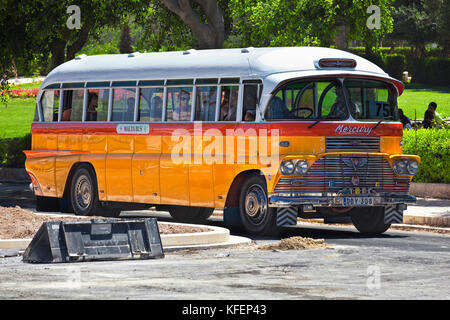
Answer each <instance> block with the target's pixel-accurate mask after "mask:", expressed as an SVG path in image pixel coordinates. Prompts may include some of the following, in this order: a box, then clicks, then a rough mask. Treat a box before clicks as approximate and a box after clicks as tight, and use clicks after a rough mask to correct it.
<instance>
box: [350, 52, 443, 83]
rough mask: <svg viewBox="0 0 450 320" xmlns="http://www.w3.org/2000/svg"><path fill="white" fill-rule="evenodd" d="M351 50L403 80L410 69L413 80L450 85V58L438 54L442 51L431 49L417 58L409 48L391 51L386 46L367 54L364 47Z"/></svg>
mask: <svg viewBox="0 0 450 320" xmlns="http://www.w3.org/2000/svg"><path fill="white" fill-rule="evenodd" d="M350 52H351V53H354V54H356V55H358V56H361V57H363V58H365V59H367V60H369V61H371V62H373V63H375V64H376V65H377V66H379V67H380V68H381V69H383V70H384V71H386V72H387V73H388V74H389V75H390V76H392V77H394V78H396V79H399V80H401V79H402V73H403V71H408V73H409V75H410V76H411V77H412V79H411V82H413V83H422V84H433V85H441V86H448V85H450V58H441V57H439V56H437V54H438V53H439V52H440V51H437V50H434V51H433V50H429V52H428V57H426V58H416V57H414V56H413V55H412V54H411V51H410V49H409V48H396V49H395V50H394V53H392V54H391V53H389V51H388V50H386V48H381V49H379V50H378V51H376V52H373V53H371V54H369V55H367V54H366V53H365V51H364V48H359V47H358V48H350Z"/></svg>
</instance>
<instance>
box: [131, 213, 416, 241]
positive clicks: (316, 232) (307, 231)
mask: <svg viewBox="0 0 450 320" xmlns="http://www.w3.org/2000/svg"><path fill="white" fill-rule="evenodd" d="M146 215H147V214H146ZM148 216H153V217H156V218H157V219H158V221H162V222H177V221H175V220H174V219H173V218H172V217H171V216H170V215H169V214H167V215H165V214H163V213H162V212H157V213H154V214H152V213H150V214H148ZM123 217H125V216H123ZM126 217H127V218H139V217H141V218H142V215H133V214H132V213H131V212H130V214H128V215H126ZM190 224H201V225H209V226H215V227H221V228H227V227H226V226H225V224H224V222H223V219H222V217H217V216H213V217H211V218H209V219H208V220H206V221H203V222H201V223H190ZM230 234H231V235H233V236H241V237H246V238H250V239H252V240H281V239H284V238H289V237H299V236H300V237H307V238H313V239H324V240H327V239H328V240H332V239H336V240H338V239H394V238H406V237H408V236H407V235H400V234H393V233H390V232H389V230H388V231H387V232H386V233H384V234H381V235H364V234H361V233H359V231H358V230H356V229H355V228H354V227H353V226H352V225H345V226H336V225H332V224H331V225H324V224H320V225H319V224H317V226H315V225H309V224H308V225H306V224H302V223H299V224H297V225H296V226H294V227H284V228H281V231H280V232H279V233H278V234H277V235H276V236H257V235H253V234H249V233H246V232H243V231H240V230H239V231H235V230H230Z"/></svg>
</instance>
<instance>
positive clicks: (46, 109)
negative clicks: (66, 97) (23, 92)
mask: <svg viewBox="0 0 450 320" xmlns="http://www.w3.org/2000/svg"><path fill="white" fill-rule="evenodd" d="M41 106H42V114H43V115H44V121H45V122H51V121H58V114H59V90H49V91H45V92H44V94H43V95H42V98H41ZM36 112H37V108H36ZM37 118H39V115H38V116H37Z"/></svg>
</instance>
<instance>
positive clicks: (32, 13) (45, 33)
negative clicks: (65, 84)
mask: <svg viewBox="0 0 450 320" xmlns="http://www.w3.org/2000/svg"><path fill="white" fill-rule="evenodd" d="M0 1H1V2H2V3H1V5H0V8H1V9H0V24H1V25H2V26H5V28H2V31H1V35H0V41H1V42H2V44H3V46H4V48H5V50H4V52H5V54H4V56H2V61H1V63H2V65H5V64H8V63H11V59H12V58H13V57H23V56H25V57H28V58H31V57H32V56H34V55H36V54H43V53H44V54H51V58H52V66H53V67H54V66H57V65H58V64H60V63H62V62H64V61H66V60H70V59H72V58H74V57H75V54H76V53H77V52H78V51H80V49H81V48H82V47H83V45H84V44H85V43H86V41H87V39H88V38H89V36H91V35H92V34H95V33H96V32H98V30H99V29H101V28H102V27H104V26H112V25H117V24H119V23H121V22H122V21H123V19H124V18H125V17H126V16H128V15H139V14H142V13H143V12H144V10H145V8H146V5H147V4H148V1H139V0H121V1H115V0H78V1H73V0H58V1H56V0H50V1H49V0H34V1H32V2H26V1H16V0H0ZM70 5H77V6H79V8H80V11H81V24H80V27H81V28H80V29H69V28H68V26H67V20H68V18H69V17H70V15H69V14H68V13H67V8H68V7H69V6H70ZM16 35H17V36H16Z"/></svg>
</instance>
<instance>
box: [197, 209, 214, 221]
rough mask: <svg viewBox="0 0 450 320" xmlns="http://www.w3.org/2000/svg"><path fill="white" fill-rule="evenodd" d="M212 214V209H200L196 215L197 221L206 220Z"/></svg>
mask: <svg viewBox="0 0 450 320" xmlns="http://www.w3.org/2000/svg"><path fill="white" fill-rule="evenodd" d="M213 212H214V208H206V207H205V208H201V209H200V211H199V213H198V216H197V220H198V221H205V220H208V218H209V217H211V216H212V214H213Z"/></svg>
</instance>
